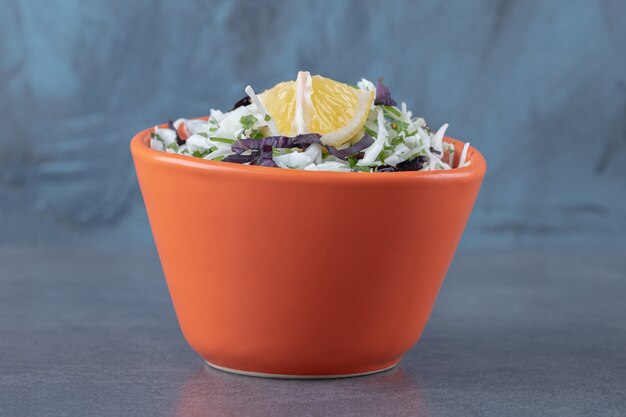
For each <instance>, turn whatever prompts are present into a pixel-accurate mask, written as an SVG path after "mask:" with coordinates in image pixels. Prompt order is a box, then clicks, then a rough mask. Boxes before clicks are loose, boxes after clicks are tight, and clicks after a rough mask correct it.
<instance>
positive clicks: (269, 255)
mask: <svg viewBox="0 0 626 417" xmlns="http://www.w3.org/2000/svg"><path fill="white" fill-rule="evenodd" d="M245 90H246V93H247V95H246V97H244V98H243V99H241V100H239V101H238V102H237V103H236V104H235V106H234V108H233V109H232V110H230V111H228V112H221V111H218V110H213V111H211V114H210V115H209V116H208V117H205V118H200V119H178V120H176V121H170V122H169V123H167V124H162V125H159V126H157V127H155V128H152V127H150V128H147V129H145V130H143V131H141V132H139V133H137V134H136V135H135V137H134V138H133V139H132V141H131V152H132V154H133V159H134V163H135V168H136V172H137V178H138V180H139V185H140V187H141V193H142V195H143V200H144V202H145V206H146V211H147V213H148V218H149V220H150V227H151V229H152V233H153V235H154V241H155V244H156V247H157V250H158V253H159V258H160V261H161V265H162V266H163V272H164V275H165V279H166V281H167V286H168V289H169V292H170V295H171V298H172V302H173V305H174V308H175V311H176V316H177V318H178V322H179V324H180V327H181V330H182V333H183V335H184V337H185V339H186V340H187V342H188V343H189V345H190V346H191V347H192V348H193V349H194V350H195V351H196V352H197V353H198V355H199V356H201V357H202V358H203V359H204V360H205V361H206V363H207V364H209V365H210V366H212V367H214V368H217V369H221V370H225V371H229V372H235V373H240V374H245V375H254V376H265V377H278V378H335V377H347V376H354V375H365V374H370V373H374V372H380V371H384V370H387V369H390V368H392V367H394V366H396V365H397V364H398V362H399V361H400V360H401V358H402V356H403V355H404V354H405V353H406V352H407V351H408V350H409V349H410V348H411V347H412V346H413V345H414V344H415V343H416V342H417V341H418V340H419V338H420V336H421V334H422V331H423V330H424V328H425V326H426V322H427V321H428V317H429V315H430V312H431V310H432V308H433V305H434V302H435V299H436V296H437V293H438V291H439V288H440V286H441V283H442V282H443V279H444V276H445V274H446V271H447V269H448V266H449V265H450V261H451V260H452V258H453V256H454V252H455V250H456V247H457V244H458V242H459V240H460V238H461V236H462V234H463V230H464V228H465V225H466V223H467V220H468V218H469V216H470V213H471V211H472V207H473V205H474V201H475V199H476V196H477V195H478V192H479V189H480V186H481V183H482V180H483V177H484V174H485V170H486V163H485V160H484V158H483V157H482V155H481V154H480V152H478V150H476V149H475V148H474V147H471V146H469V144H468V143H463V142H461V141H458V140H455V139H452V138H449V137H447V136H444V135H445V133H446V129H447V125H444V126H442V127H441V128H439V129H437V130H431V129H430V128H429V127H428V125H427V124H426V122H425V121H424V120H423V119H421V118H415V117H413V115H412V113H411V112H410V111H409V110H407V108H406V105H405V104H400V105H398V104H397V102H396V101H395V100H394V99H393V98H392V96H391V94H390V92H389V89H388V88H386V87H385V85H384V84H383V82H382V80H379V81H378V82H377V83H376V84H374V83H372V82H370V81H367V80H361V81H360V82H358V83H357V84H356V85H348V84H342V83H339V82H337V81H333V80H330V79H328V78H324V77H321V76H311V75H310V74H309V73H308V72H300V73H299V74H298V77H297V79H296V80H295V81H286V82H281V83H279V84H277V85H276V86H274V87H272V88H270V89H269V90H266V91H264V92H262V93H260V94H256V93H255V92H254V91H253V89H252V88H250V87H248V88H246V89H245Z"/></svg>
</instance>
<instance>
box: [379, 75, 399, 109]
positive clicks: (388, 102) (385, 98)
mask: <svg viewBox="0 0 626 417" xmlns="http://www.w3.org/2000/svg"><path fill="white" fill-rule="evenodd" d="M374 104H375V105H377V106H380V105H383V106H395V105H396V104H398V103H396V101H395V100H394V99H392V98H391V93H390V92H389V89H388V88H387V87H386V86H385V85H384V84H383V79H382V78H379V79H378V83H377V84H376V99H375V100H374Z"/></svg>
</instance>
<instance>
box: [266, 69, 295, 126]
mask: <svg viewBox="0 0 626 417" xmlns="http://www.w3.org/2000/svg"><path fill="white" fill-rule="evenodd" d="M259 98H260V99H261V102H262V103H263V105H264V106H265V108H266V109H267V112H268V113H269V115H270V116H272V119H274V123H276V128H277V129H278V131H279V132H280V134H281V135H285V136H294V135H296V134H297V132H296V128H295V125H294V120H295V117H296V82H295V81H285V82H282V83H278V84H276V85H275V86H274V87H272V88H271V89H269V90H266V91H264V92H263V93H262V94H259Z"/></svg>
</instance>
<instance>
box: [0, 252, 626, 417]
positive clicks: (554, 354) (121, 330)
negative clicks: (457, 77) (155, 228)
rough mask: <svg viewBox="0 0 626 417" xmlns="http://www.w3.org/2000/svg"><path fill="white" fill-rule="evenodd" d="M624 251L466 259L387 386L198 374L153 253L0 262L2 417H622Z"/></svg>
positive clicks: (10, 257)
mask: <svg viewBox="0 0 626 417" xmlns="http://www.w3.org/2000/svg"><path fill="white" fill-rule="evenodd" d="M625 296H626V253H624V252H615V253H608V254H607V253H589V252H582V251H579V252H561V253H538V252H499V253H498V252H472V253H469V252H465V253H462V254H459V255H458V256H457V257H456V259H455V261H454V263H453V265H452V267H451V270H450V272H449V274H448V277H447V278H446V281H445V283H444V285H443V287H442V290H441V293H440V296H439V299H438V301H437V304H436V306H435V309H434V312H433V314H432V317H431V320H430V322H429V324H428V326H427V328H426V331H425V333H424V336H423V338H422V340H421V341H420V342H419V343H418V344H417V345H416V346H415V347H414V348H413V349H412V350H411V351H410V353H408V355H407V356H406V357H405V358H404V360H403V361H402V362H401V363H400V365H399V366H398V367H397V368H396V369H393V370H391V371H389V372H386V373H382V374H377V375H373V376H367V377H358V378H349V379H343V380H332V381H287V380H265V379H259V378H251V377H242V376H236V375H230V374H226V373H222V372H219V371H215V370H212V369H208V368H207V367H205V366H204V365H203V363H202V361H201V360H200V359H199V358H198V357H197V356H196V355H195V354H194V353H193V352H192V351H191V349H190V348H189V347H188V346H187V345H186V343H185V341H184V340H183V338H182V336H181V334H180V331H179V329H178V326H177V323H176V318H175V316H174V312H173V309H172V306H171V303H170V300H169V297H168V294H167V289H166V286H165V282H164V280H163V277H162V272H161V269H160V267H159V263H158V260H157V258H156V255H154V254H152V253H146V252H143V253H128V252H126V253H123V252H119V253H116V252H111V251H108V252H96V251H86V250H85V251H80V250H72V251H69V250H65V251H64V250H30V249H29V250H18V249H15V250H10V249H2V250H1V251H0V415H2V416H3V417H13V416H15V417H18V416H185V417H189V416H192V417H193V416H256V415H268V416H369V415H372V416H387V415H389V416H433V417H435V416H569V417H571V416H591V415H594V416H595V415H598V416H624V415H626V394H625V392H626V353H625V351H626V349H625V346H626V307H625V305H626V303H625V302H624V298H625Z"/></svg>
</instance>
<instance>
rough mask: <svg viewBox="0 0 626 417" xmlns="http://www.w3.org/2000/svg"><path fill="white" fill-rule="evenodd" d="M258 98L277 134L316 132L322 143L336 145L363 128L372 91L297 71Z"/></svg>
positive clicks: (372, 99) (372, 94) (344, 141)
mask: <svg viewBox="0 0 626 417" xmlns="http://www.w3.org/2000/svg"><path fill="white" fill-rule="evenodd" d="M259 98H260V99H261V101H262V102H263V104H264V105H265V107H266V108H267V111H268V113H269V114H270V116H272V118H273V119H274V122H275V123H276V127H277V128H278V130H279V131H280V133H281V134H283V135H287V136H293V135H295V134H301V133H319V134H320V135H322V138H321V140H322V142H323V143H324V144H326V145H332V146H338V145H341V144H343V143H346V142H347V141H349V140H350V139H351V138H352V137H354V136H355V135H356V134H357V133H358V132H359V131H360V130H361V129H362V128H363V125H364V124H365V121H366V120H367V116H368V115H369V112H370V109H371V107H372V102H373V101H374V92H373V91H364V90H360V89H357V88H354V87H351V86H349V85H347V84H343V83H340V82H338V81H334V80H331V79H330V78H325V77H322V76H319V75H315V76H313V77H311V75H310V74H309V73H308V72H302V71H301V72H300V73H298V78H297V80H296V81H287V82H283V83H279V84H277V85H275V86H274V87H272V88H271V89H269V90H267V91H265V92H263V93H262V94H261V95H260V96H259Z"/></svg>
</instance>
